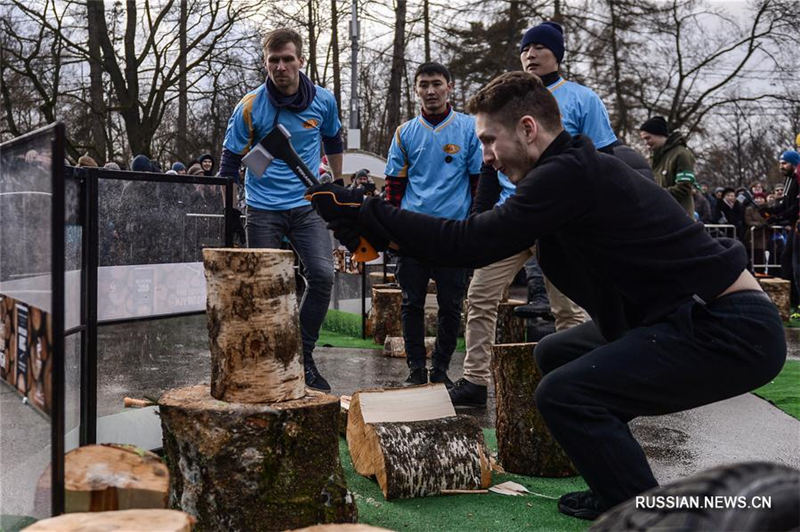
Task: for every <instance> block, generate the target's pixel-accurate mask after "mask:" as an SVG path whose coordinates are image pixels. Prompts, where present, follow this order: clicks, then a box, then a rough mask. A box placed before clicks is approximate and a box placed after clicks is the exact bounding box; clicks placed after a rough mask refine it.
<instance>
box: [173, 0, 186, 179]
mask: <svg viewBox="0 0 800 532" xmlns="http://www.w3.org/2000/svg"><path fill="white" fill-rule="evenodd" d="M187 1H188V0H180V2H181V14H180V28H179V39H180V43H179V50H178V54H180V57H179V59H178V61H179V64H178V127H177V131H176V132H175V133H176V139H175V140H176V152H177V156H178V160H179V161H181V162H182V163H184V164H186V163H188V162H189V149H188V145H187V142H186V135H187V133H188V131H189V119H188V116H189V91H188V88H187V84H186V75H187V72H186V56H187V54H188V53H189V50H188V49H187V46H186V24H187V19H188V16H189V15H188V13H187V5H186V4H187Z"/></svg>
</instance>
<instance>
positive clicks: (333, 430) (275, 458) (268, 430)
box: [159, 385, 357, 531]
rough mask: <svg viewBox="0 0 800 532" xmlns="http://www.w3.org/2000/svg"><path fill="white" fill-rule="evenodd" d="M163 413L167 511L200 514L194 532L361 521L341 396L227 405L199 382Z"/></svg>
mask: <svg viewBox="0 0 800 532" xmlns="http://www.w3.org/2000/svg"><path fill="white" fill-rule="evenodd" d="M159 409H160V414H161V427H162V433H163V436H164V453H165V455H166V457H167V464H168V465H169V470H170V496H169V504H170V506H171V507H172V508H179V509H181V510H183V511H185V512H187V513H189V514H191V515H193V516H195V517H196V518H197V530H226V531H233V530H242V531H251V530H286V529H291V528H300V527H304V526H309V525H313V524H317V523H335V522H346V523H352V522H355V521H356V518H357V509H356V505H355V502H354V500H353V497H352V495H351V494H350V492H348V490H347V486H346V483H345V478H344V472H343V471H342V466H341V463H340V461H339V443H338V421H339V398H338V397H335V396H332V395H326V394H323V393H319V392H313V391H310V392H309V394H308V395H307V396H306V397H304V398H303V399H298V400H294V401H284V402H280V403H271V404H250V403H226V402H223V401H217V400H215V399H214V398H213V397H211V395H210V393H209V388H208V386H204V385H198V386H191V387H188V388H179V389H174V390H170V391H168V392H166V393H165V394H164V395H162V397H161V399H160V400H159Z"/></svg>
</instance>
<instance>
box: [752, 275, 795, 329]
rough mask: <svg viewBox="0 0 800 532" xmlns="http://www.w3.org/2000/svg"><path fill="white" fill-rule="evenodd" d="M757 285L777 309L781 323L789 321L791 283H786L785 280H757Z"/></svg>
mask: <svg viewBox="0 0 800 532" xmlns="http://www.w3.org/2000/svg"><path fill="white" fill-rule="evenodd" d="M758 282H759V284H761V288H762V289H763V290H764V292H766V293H767V295H768V296H769V297H770V299H772V302H773V303H775V306H776V307H778V313H779V314H780V315H781V319H782V320H783V321H789V317H790V316H791V314H792V304H791V300H790V296H791V290H792V289H791V284H792V283H791V281H787V280H785V279H777V278H771V279H759V280H758Z"/></svg>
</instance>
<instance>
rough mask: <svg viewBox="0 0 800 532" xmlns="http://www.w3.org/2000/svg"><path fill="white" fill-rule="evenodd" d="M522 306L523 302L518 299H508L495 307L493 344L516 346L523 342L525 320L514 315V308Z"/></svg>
mask: <svg viewBox="0 0 800 532" xmlns="http://www.w3.org/2000/svg"><path fill="white" fill-rule="evenodd" d="M524 304H525V302H524V301H520V300H519V299H509V300H507V301H501V302H500V303H499V304H498V305H497V327H496V329H495V335H494V343H496V344H516V343H519V342H524V341H525V320H524V319H522V318H520V317H517V316H515V315H514V307H518V306H520V305H524Z"/></svg>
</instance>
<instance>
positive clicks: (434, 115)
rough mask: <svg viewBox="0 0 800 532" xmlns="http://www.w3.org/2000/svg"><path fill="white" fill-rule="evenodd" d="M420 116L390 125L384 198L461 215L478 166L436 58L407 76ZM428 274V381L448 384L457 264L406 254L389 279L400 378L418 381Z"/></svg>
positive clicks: (462, 277) (469, 127)
mask: <svg viewBox="0 0 800 532" xmlns="http://www.w3.org/2000/svg"><path fill="white" fill-rule="evenodd" d="M414 90H415V92H416V93H417V97H418V98H419V100H420V104H421V107H422V111H421V113H420V116H417V117H415V118H412V119H411V120H409V121H408V122H406V123H404V124H402V125H401V126H400V127H398V128H397V131H396V133H395V135H394V138H393V139H392V145H391V147H390V148H389V157H388V160H387V162H386V191H387V194H386V199H387V201H388V202H389V203H391V204H392V205H394V206H395V207H400V208H402V209H404V210H408V211H412V212H419V213H423V214H429V215H431V216H439V217H441V218H449V219H452V220H463V219H464V218H466V217H467V215H468V213H469V208H470V205H471V204H472V195H473V191H474V188H473V186H474V185H473V184H474V183H476V182H477V179H478V175H479V173H480V167H481V157H482V154H481V147H480V142H478V137H477V136H476V135H475V121H474V120H473V119H472V117H469V116H467V115H464V114H462V113H457V112H456V111H455V110H453V108H452V107H451V106H450V102H449V97H450V93H451V92H452V90H453V83H452V81H451V77H450V72H449V71H448V70H447V68H446V67H445V66H444V65H441V64H439V63H423V64H422V65H420V66H419V68H418V69H417V72H416V74H415V75H414ZM431 278H432V279H434V280H435V281H436V300H437V302H438V303H439V315H438V328H437V333H436V346H435V348H434V351H433V360H432V368H431V371H430V382H443V383H445V385H448V386H449V385H451V384H452V383H451V382H450V379H449V378H448V377H447V369H448V367H449V366H450V358H451V357H452V356H453V350H454V349H455V347H456V339H457V337H458V327H459V324H460V322H461V308H462V303H463V301H464V290H465V288H466V284H467V270H466V269H465V268H440V267H436V266H432V265H430V264H428V263H426V262H423V261H419V260H417V259H415V258H412V257H398V259H397V281H398V283H399V284H400V287H401V288H402V289H403V307H402V319H403V339H404V341H405V348H406V361H407V363H408V368H409V371H410V372H409V376H408V379H406V383H408V384H426V383H427V382H428V380H429V376H428V370H427V369H426V367H425V355H426V353H425V297H426V295H427V291H428V290H427V289H428V280H429V279H431Z"/></svg>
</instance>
